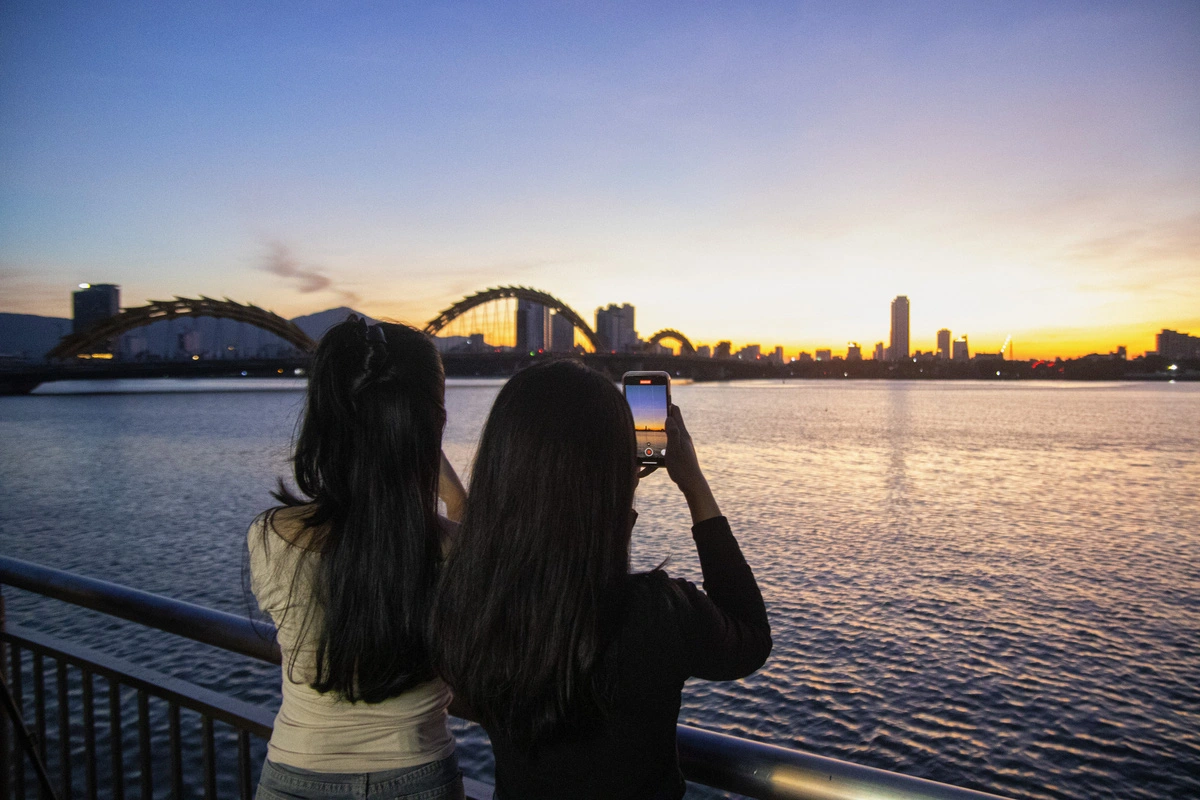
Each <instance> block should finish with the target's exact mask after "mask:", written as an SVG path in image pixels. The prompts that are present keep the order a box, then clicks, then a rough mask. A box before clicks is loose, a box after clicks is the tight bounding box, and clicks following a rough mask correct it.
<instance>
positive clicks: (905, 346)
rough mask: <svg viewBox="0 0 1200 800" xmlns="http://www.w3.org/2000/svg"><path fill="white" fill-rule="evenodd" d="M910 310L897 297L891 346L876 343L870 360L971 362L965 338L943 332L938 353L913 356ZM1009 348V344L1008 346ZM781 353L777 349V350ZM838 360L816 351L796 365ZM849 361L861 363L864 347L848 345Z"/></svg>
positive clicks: (828, 352) (803, 355) (829, 353)
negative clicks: (953, 336)
mask: <svg viewBox="0 0 1200 800" xmlns="http://www.w3.org/2000/svg"><path fill="white" fill-rule="evenodd" d="M910 310H911V309H910V306H909V302H908V297H907V296H906V295H898V296H897V297H896V299H895V300H893V301H892V320H891V333H890V335H889V337H888V344H887V345H886V346H885V345H884V343H883V342H876V343H875V349H874V351H873V352H872V353H871V357H872V358H873V359H874V360H875V361H908V360H910V359H916V360H918V361H920V360H929V359H941V360H945V361H950V360H954V361H969V360H970V359H971V351H970V347H969V346H968V344H967V337H966V336H965V335H963V336H960V337H958V338H957V339H953V340H952V339H951V338H950V337H951V334H950V330H949V329H948V328H942V329H941V330H940V331H938V332H937V350H936V351H931V352H929V353H922V352H921V351H920V350H917V351H916V352H913V351H912V349H911V346H910V344H909V333H910V326H909V315H910ZM1005 344H1006V345H1007V342H1006V343H1005ZM777 349H778V348H777ZM1002 356H1003V353H1001V357H1002ZM834 358H835V356H834V355H833V350H832V349H825V350H817V351H816V353H815V356H814V355H813V354H809V353H803V352H802V353H800V354H799V356H798V357H797V359H796V360H797V361H814V360H815V361H832V360H833V359H834ZM844 358H845V360H846V361H862V360H863V350H862V345H860V344H859V343H858V342H850V343H849V344H848V345H846V355H845V357H844Z"/></svg>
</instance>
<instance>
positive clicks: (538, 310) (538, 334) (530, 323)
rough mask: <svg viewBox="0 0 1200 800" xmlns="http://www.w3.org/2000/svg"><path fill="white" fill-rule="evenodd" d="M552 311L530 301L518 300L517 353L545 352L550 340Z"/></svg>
mask: <svg viewBox="0 0 1200 800" xmlns="http://www.w3.org/2000/svg"><path fill="white" fill-rule="evenodd" d="M549 326H550V309H548V308H546V307H545V306H544V305H541V304H540V303H534V302H532V301H529V300H517V351H518V352H527V353H536V352H537V351H538V350H545V349H546V343H547V340H548V339H549V338H550V336H549V335H548V332H547V328H549Z"/></svg>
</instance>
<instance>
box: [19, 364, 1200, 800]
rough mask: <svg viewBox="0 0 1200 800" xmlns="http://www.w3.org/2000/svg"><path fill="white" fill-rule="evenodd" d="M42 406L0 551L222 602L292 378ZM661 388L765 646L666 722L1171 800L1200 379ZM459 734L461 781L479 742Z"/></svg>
mask: <svg viewBox="0 0 1200 800" xmlns="http://www.w3.org/2000/svg"><path fill="white" fill-rule="evenodd" d="M450 384H451V385H450V386H449V387H448V391H447V405H448V411H449V419H450V421H449V426H448V430H447V434H446V452H447V454H448V456H449V457H450V460H451V461H452V462H453V463H454V464H455V465H456V466H458V468H459V469H460V471H462V472H463V473H467V472H469V466H470V460H471V456H472V453H473V450H474V446H475V443H476V441H477V439H478V436H479V432H480V430H481V428H482V425H483V421H484V418H485V416H486V414H487V411H488V409H489V407H490V405H491V402H492V400H493V398H494V397H495V395H496V392H497V391H498V389H499V386H500V384H499V383H498V382H478V381H451V382H450ZM47 388H48V389H49V390H50V392H52V393H48V394H42V395H34V396H30V397H16V398H14V397H5V398H0V498H2V502H0V552H3V553H4V554H6V555H11V556H16V557H19V558H24V559H28V560H32V561H36V562H40V563H42V564H47V565H50V566H54V567H59V568H62V569H66V570H70V571H74V572H79V573H82V574H85V575H90V576H95V577H99V578H104V579H107V580H112V581H116V582H119V583H123V584H127V585H131V586H136V587H138V588H141V589H145V590H148V591H151V592H157V593H161V594H164V595H169V596H171V597H176V598H181V599H185V600H189V601H192V602H195V603H200V604H203V605H206V606H210V607H213V608H218V609H222V610H225V611H230V612H233V613H241V614H245V613H249V606H250V605H251V604H252V602H253V601H252V600H250V599H248V595H247V594H246V592H245V590H244V587H245V582H244V578H245V575H244V566H245V556H244V541H245V531H246V526H247V524H248V522H249V521H250V519H251V518H252V517H253V516H254V515H255V514H257V513H258V512H259V511H261V510H262V509H263V508H265V507H267V505H268V504H269V503H270V498H269V496H268V492H269V490H270V489H271V487H272V485H273V483H274V481H275V479H276V476H279V475H286V474H287V457H288V448H289V443H290V439H291V436H292V432H293V429H294V425H295V420H296V417H297V414H298V412H299V410H300V408H301V406H302V400H303V395H302V388H303V387H302V385H301V384H299V383H296V382H289V381H284V380H280V381H259V382H255V381H232V382H220V381H210V382H185V381H178V382H171V381H156V382H144V383H139V382H133V381H123V382H117V383H114V384H108V385H97V384H88V385H82V384H77V385H68V384H64V385H58V386H51V387H47ZM81 389H82V390H85V391H87V392H89V393H87V394H78V393H72V392H79V391H80V390H81ZM97 390H100V391H103V392H107V393H95V392H96V391H97ZM164 390H167V391H164ZM222 390H226V391H222ZM674 398H675V401H676V403H677V404H678V405H680V406H681V408H682V409H683V411H684V414H685V417H686V419H687V422H688V426H689V428H690V429H691V431H692V433H693V436H694V437H695V440H696V443H697V449H698V451H699V453H700V457H701V462H702V464H703V466H704V467H705V470H706V472H707V473H708V475H709V478H710V482H711V483H712V485H713V487H714V489H715V492H716V495H717V499H718V500H719V502H720V503H721V506H722V509H723V511H724V512H725V513H726V514H727V516H728V517H729V518H730V520H731V522H732V524H733V528H734V531H735V533H736V534H737V536H738V538H739V540H740V542H741V544H742V548H743V550H744V551H745V553H746V555H747V558H748V560H749V561H750V564H751V566H752V567H753V568H754V571H755V574H756V575H757V576H758V579H759V581H760V584H761V586H762V589H763V594H764V596H765V598H766V602H767V606H768V609H769V612H770V615H771V623H772V627H773V632H774V637H775V650H774V653H773V654H772V656H771V659H770V661H769V662H768V663H767V665H766V666H765V667H764V668H763V669H762V670H761V671H760V672H759V673H758V674H756V675H754V676H753V677H751V678H749V679H747V680H745V681H741V682H738V683H714V684H710V683H704V682H699V681H693V682H691V683H690V684H689V685H688V687H687V688H686V689H685V693H684V709H683V712H682V719H683V721H686V722H688V723H691V724H695V725H699V726H702V727H706V728H711V729H715V730H720V731H725V732H728V733H732V734H735V735H738V736H743V737H748V738H751V739H755V740H759V741H763V742H770V743H773V744H779V745H784V746H790V747H798V748H803V749H805V750H809V751H813V752H816V753H819V754H822V755H826V756H832V757H835V758H842V759H848V760H852V761H856V762H858V763H862V764H867V765H870V766H874V767H880V768H884V769H889V770H897V771H901V772H905V773H909V774H913V775H919V776H923V777H927V778H932V779H935V780H940V781H945V782H949V783H954V784H958V785H961V786H967V787H971V788H976V789H983V790H987V791H993V792H998V793H1001V794H1006V795H1009V796H1011V797H1014V798H1071V799H1072V800H1084V799H1085V798H1177V797H1196V796H1200V689H1198V688H1197V684H1198V679H1200V384H1141V383H1137V384H1048V383H1037V384H1028V383H1007V384H1000V383H986V384H985V383H978V384H976V383H934V382H919V383H904V382H822V381H798V382H787V383H765V382H764V383H731V384H695V385H680V386H676V387H675V389H674ZM637 507H638V511H639V518H638V524H637V527H636V528H635V530H634V555H633V558H634V566H635V567H636V568H648V567H651V566H654V565H656V564H658V563H659V562H660V561H662V560H663V559H664V558H665V557H669V558H670V564H669V566H668V570H669V571H671V572H672V573H673V574H678V575H683V576H686V577H688V578H690V579H692V580H695V581H699V568H698V564H697V562H696V558H695V553H694V550H693V548H692V544H691V538H690V536H689V535H688V522H687V510H686V506H685V504H684V502H683V499H682V497H681V496H680V495H679V493H678V492H677V491H676V490H675V489H674V488H673V487H672V485H671V484H670V481H669V480H668V479H667V477H666V475H665V474H656V475H652V476H650V477H649V478H647V479H644V480H643V481H642V484H641V486H640V488H639V490H638V498H637ZM6 597H7V599H8V601H9V618H10V620H11V621H13V622H17V623H20V624H23V625H29V626H31V627H36V628H39V629H42V630H46V631H50V632H54V633H56V634H57V635H61V636H64V637H68V638H72V639H74V640H77V641H80V642H82V643H84V644H87V645H88V646H91V647H95V648H97V649H103V650H106V651H108V652H111V653H113V654H115V655H117V656H119V657H122V658H125V659H128V660H131V661H135V662H137V663H141V664H144V665H146V666H149V667H152V668H155V669H158V670H161V671H164V672H168V673H170V674H173V675H177V676H179V677H183V678H186V679H188V680H192V681H195V682H197V683H200V684H202V685H205V686H210V687H213V688H217V689H220V690H222V691H224V692H227V693H229V694H233V695H235V696H237V697H240V698H243V699H246V700H249V701H252V702H256V703H261V704H263V705H268V706H273V705H274V704H277V703H278V682H279V675H278V670H277V668H273V667H270V666H269V665H265V664H259V663H255V662H250V661H248V660H246V659H241V658H238V657H235V656H231V655H229V654H225V653H221V652H213V651H212V650H211V649H210V648H206V647H203V646H201V645H194V644H191V643H188V642H181V640H178V639H174V638H171V637H167V636H166V635H165V634H163V635H160V634H155V633H152V632H143V631H140V630H138V629H137V628H136V627H134V626H131V625H127V624H125V623H120V622H114V621H111V620H107V619H103V618H100V617H98V616H97V615H94V614H91V613H90V612H82V611H78V610H71V609H66V608H63V607H62V606H61V605H60V604H51V603H47V602H45V601H40V600H37V599H35V598H32V597H30V596H28V595H24V594H23V593H18V592H15V591H13V590H8V591H7V592H6ZM156 713H157V712H156ZM103 714H104V712H103V709H101V711H100V717H99V718H100V719H101V720H103V719H104V717H103ZM51 718H52V719H53V717H51ZM156 719H157V718H156ZM160 724H161V721H156V722H155V725H156V726H158V725H160ZM459 733H460V757H461V758H462V760H463V763H464V765H465V769H466V770H467V772H468V774H473V775H474V776H476V777H482V778H487V777H488V776H489V775H490V770H491V764H490V756H489V753H488V748H487V744H486V739H485V737H483V735H482V734H481V733H480V732H479V731H478V730H477V729H474V728H469V727H464V728H460V729H459ZM260 752H261V748H258V750H257V751H256V755H258V753H260ZM156 780H157V778H156ZM693 795H694V796H696V797H704V796H712V795H711V793H710V792H706V791H704V790H702V789H699V788H697V787H693V789H691V790H689V797H691V796H693Z"/></svg>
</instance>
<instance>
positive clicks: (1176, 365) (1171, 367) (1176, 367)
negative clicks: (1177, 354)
mask: <svg viewBox="0 0 1200 800" xmlns="http://www.w3.org/2000/svg"><path fill="white" fill-rule="evenodd" d="M1167 369H1179V365H1178V364H1172V365H1171V366H1169V367H1167Z"/></svg>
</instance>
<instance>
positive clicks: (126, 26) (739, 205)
mask: <svg viewBox="0 0 1200 800" xmlns="http://www.w3.org/2000/svg"><path fill="white" fill-rule="evenodd" d="M80 281H93V282H100V281H105V282H113V283H118V284H121V286H122V302H123V304H125V305H139V304H141V303H142V302H143V301H145V300H147V299H150V298H159V297H169V296H172V295H175V294H180V295H186V296H194V295H198V294H207V295H211V296H216V297H222V296H228V297H231V298H233V299H236V300H240V301H248V302H255V303H258V304H260V305H263V306H265V307H268V308H272V309H274V310H276V311H278V312H280V313H282V314H285V315H287V316H294V315H297V314H302V313H309V312H313V311H317V310H321V309H324V308H328V307H331V306H335V305H341V304H349V305H353V306H354V307H356V308H358V309H360V310H362V311H364V312H367V313H370V314H373V315H376V316H390V317H395V318H400V319H404V320H407V321H411V322H416V323H422V322H424V321H425V320H427V319H429V318H431V317H433V316H434V315H435V314H436V313H437V311H438V310H440V309H441V308H443V307H445V306H446V305H449V304H450V303H451V302H453V301H454V300H456V299H457V298H459V297H461V296H462V295H464V294H467V293H470V292H472V291H475V290H477V289H481V288H484V287H485V286H489V285H500V284H504V283H521V284H525V285H531V286H535V287H537V288H541V289H545V290H547V291H550V292H551V293H553V294H555V295H557V296H559V297H560V298H562V299H563V300H564V301H566V302H567V303H568V304H570V305H571V306H573V307H574V308H575V309H576V310H578V311H580V313H582V314H583V315H584V316H585V318H590V317H591V312H592V310H593V309H594V308H595V307H596V306H597V305H601V304H607V303H610V302H631V303H633V304H635V305H636V306H637V309H638V326H637V327H638V329H639V331H640V332H641V333H642V334H643V335H646V336H648V335H649V334H650V333H652V332H654V331H655V330H658V329H660V328H664V327H674V328H677V329H679V330H681V331H683V332H684V333H686V334H687V335H688V336H689V337H691V338H692V340H693V341H696V342H709V343H712V342H715V341H716V340H718V339H732V340H733V341H734V342H735V344H741V343H746V342H758V343H761V344H762V345H763V346H764V347H770V346H773V345H775V344H784V345H786V346H787V347H788V350H789V351H792V350H795V349H798V348H805V349H809V350H811V349H813V348H815V347H832V348H834V350H835V352H838V351H839V350H841V349H842V348H844V343H845V342H846V341H849V340H855V341H860V342H862V343H863V344H864V345H865V346H867V347H868V348H869V346H870V345H871V344H873V343H874V342H875V341H878V340H886V338H887V333H888V329H887V326H888V318H889V317H888V315H889V302H890V300H891V298H892V297H893V296H895V295H897V294H907V295H908V296H909V297H910V299H911V301H912V328H913V333H912V341H913V347H914V348H919V349H930V348H932V347H933V345H934V339H935V333H936V330H937V329H938V328H940V327H949V328H950V329H951V330H952V331H953V332H954V334H955V335H959V334H961V333H966V334H968V335H970V338H971V342H972V346H973V349H984V350H986V349H993V350H995V349H998V348H999V346H1000V343H1001V342H1002V341H1003V340H1004V337H1005V336H1006V335H1008V334H1012V335H1013V337H1014V339H1015V341H1016V354H1017V356H1018V357H1031V356H1054V355H1060V354H1061V355H1075V354H1079V353H1084V352H1090V351H1092V350H1102V351H1107V350H1109V349H1112V348H1113V347H1115V346H1116V345H1118V344H1126V345H1128V346H1129V347H1130V349H1131V351H1136V352H1140V351H1141V350H1144V349H1147V348H1151V347H1153V334H1154V333H1155V332H1156V331H1157V330H1158V329H1159V328H1162V327H1174V328H1179V329H1182V330H1190V331H1191V332H1192V333H1194V334H1200V3H1196V2H1194V1H1189V2H1177V3H1172V2H1129V3H1107V2H1057V3H1046V2H1036V3H1021V2H998V3H990V2H969V3H964V2H944V3H941V2H929V3H924V2H917V3H890V2H888V3H819V4H806V3H738V4H731V3H722V4H717V3H703V2H700V3H695V2H689V3H654V4H633V3H629V4H605V3H586V4H585V3H578V4H555V3H546V4H528V3H513V4H486V5H485V4H477V3H439V4H409V3H403V4H401V3H379V4H355V3H286V4H284V3H280V4H260V3H238V4H224V3H190V4H180V3H150V2H146V3H120V4H109V3H103V2H89V3H87V4H68V3H60V2H38V3H33V2H25V1H24V0H6V2H5V3H3V4H0V310H3V311H19V312H27V313H39V314H48V315H60V316H68V315H69V313H70V310H69V309H70V306H69V302H70V290H71V289H72V288H73V286H74V284H76V283H78V282H80ZM790 354H794V353H790Z"/></svg>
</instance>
